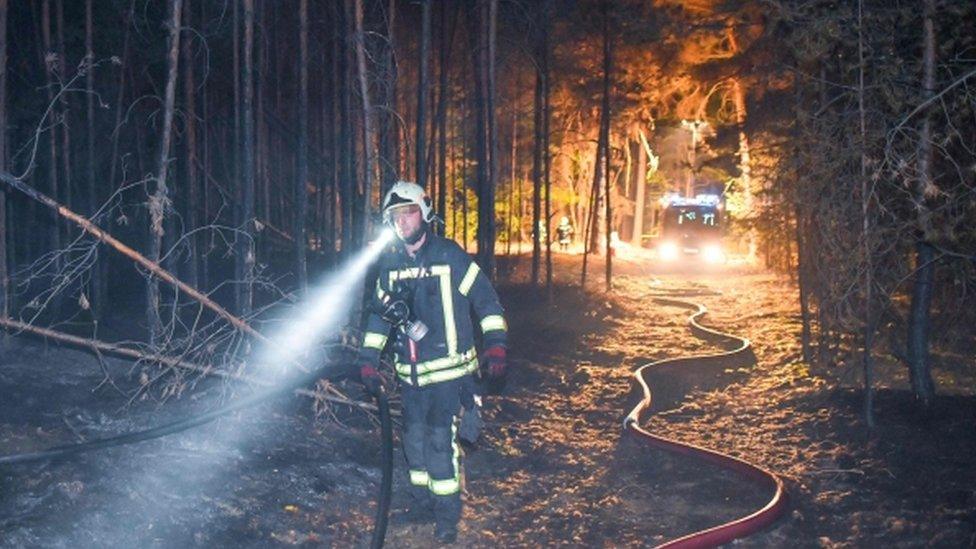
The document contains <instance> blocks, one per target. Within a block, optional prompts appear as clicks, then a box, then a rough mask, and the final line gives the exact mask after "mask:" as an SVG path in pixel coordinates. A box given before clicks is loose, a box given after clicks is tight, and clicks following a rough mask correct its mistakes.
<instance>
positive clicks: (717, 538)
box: [624, 298, 787, 549]
mask: <svg viewBox="0 0 976 549" xmlns="http://www.w3.org/2000/svg"><path fill="white" fill-rule="evenodd" d="M654 301H655V302H657V303H660V304H662V305H671V306H676V307H683V308H688V309H695V310H696V312H695V313H693V314H692V315H691V316H690V317H689V318H688V323H689V325H690V326H691V331H692V332H693V333H694V334H695V335H696V336H698V337H701V338H703V339H708V340H724V341H729V342H735V343H736V346H735V348H734V349H732V350H729V351H721V352H716V353H709V354H702V355H694V356H682V357H677V358H667V359H664V360H658V361H655V362H651V363H648V364H645V365H643V366H641V367H640V368H638V369H637V371H635V372H634V377H635V378H636V379H637V383H638V384H640V387H641V390H642V391H643V393H644V394H643V398H642V399H641V401H640V402H639V403H638V404H637V406H635V407H634V409H633V410H631V412H630V414H628V415H627V418H626V419H624V430H625V431H626V432H630V433H633V434H634V435H636V436H637V437H638V438H639V439H640V440H642V441H643V442H645V443H647V444H649V445H651V446H653V447H655V448H660V449H662V450H667V451H669V452H672V453H675V454H679V455H682V456H690V457H694V458H698V459H701V460H703V461H706V462H708V463H712V464H714V465H718V466H719V467H723V468H725V469H728V470H730V471H732V472H734V473H736V474H738V475H739V476H741V477H743V478H745V479H747V480H750V481H752V482H754V483H756V484H758V485H759V486H760V487H761V488H762V489H764V490H769V491H771V492H772V493H773V495H772V497H771V498H770V500H769V501H768V502H767V503H766V505H764V506H763V507H762V508H761V509H759V510H757V511H755V512H753V513H751V514H749V515H747V516H744V517H741V518H738V519H735V520H733V521H730V522H726V523H724V524H719V525H717V526H713V527H711V528H708V529H705V530H700V531H698V532H694V533H691V534H688V535H686V536H683V537H681V538H678V539H675V540H671V541H668V542H666V543H663V544H661V545H659V546H658V547H659V548H663V547H667V548H682V549H685V548H700V547H715V546H718V545H722V544H723V543H728V542H730V541H732V540H734V539H738V538H743V537H746V536H748V535H750V534H753V533H755V532H758V531H760V530H762V529H763V528H765V527H767V526H769V525H770V524H772V523H774V522H776V520H777V519H778V518H779V517H780V515H782V514H783V512H784V511H785V510H786V505H787V504H786V491H785V489H784V486H783V481H782V479H780V478H779V477H778V476H777V475H776V474H774V473H772V472H770V471H767V470H766V469H763V468H762V467H759V466H758V465H753V464H751V463H748V462H746V461H743V460H741V459H738V458H735V457H732V456H730V455H726V454H723V453H721V452H717V451H715V450H710V449H708V448H702V447H701V446H696V445H694V444H688V443H684V442H678V441H676V440H672V439H669V438H665V437H661V436H658V435H654V434H652V433H650V432H648V431H646V430H645V429H643V428H642V427H641V426H640V425H641V423H642V418H643V417H644V416H645V415H646V414H647V412H649V411H650V408H651V389H650V387H649V386H648V384H647V380H646V379H645V378H644V376H645V375H646V374H647V373H648V372H649V371H650V370H651V369H653V368H656V367H659V366H662V365H665V364H680V363H691V362H697V363H700V362H702V361H721V362H727V361H736V360H749V361H751V360H752V344H751V343H750V342H749V340H748V339H746V338H742V337H738V336H734V335H731V334H727V333H724V332H720V331H718V330H714V329H711V328H706V327H705V326H702V325H701V324H700V323H699V322H698V321H699V319H700V318H701V317H702V316H704V315H705V314H706V313H707V312H708V309H706V308H705V306H704V305H700V304H697V303H692V302H689V301H681V300H676V299H666V298H655V299H654Z"/></svg>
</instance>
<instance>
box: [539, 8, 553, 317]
mask: <svg viewBox="0 0 976 549" xmlns="http://www.w3.org/2000/svg"><path fill="white" fill-rule="evenodd" d="M551 12H552V1H551V0H543V2H542V17H543V21H544V24H543V25H542V44H541V47H542V55H541V56H540V57H541V64H542V69H541V71H540V72H541V73H542V136H541V137H542V147H541V148H542V151H541V154H542V181H543V186H544V187H545V204H544V208H545V209H544V213H545V223H546V234H547V235H549V234H551V231H550V230H549V225H550V222H551V221H552V196H551V195H552V178H551V177H550V175H551V170H552V156H551V155H550V154H549V136H550V133H549V122H550V120H551V119H552V109H551V107H550V104H549V101H550V99H551V97H552V94H551V93H550V91H549V90H550V87H551V86H550V74H549V57H550V46H549V19H550V14H551ZM546 296H547V297H548V299H549V300H550V301H551V300H552V237H549V238H546Z"/></svg>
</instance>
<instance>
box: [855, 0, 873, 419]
mask: <svg viewBox="0 0 976 549" xmlns="http://www.w3.org/2000/svg"><path fill="white" fill-rule="evenodd" d="M857 58H858V87H857V112H858V122H859V126H860V127H859V129H860V137H861V140H860V141H861V142H860V145H861V181H860V183H861V189H860V190H861V221H862V225H861V239H862V240H863V241H864V250H863V251H864V257H863V260H864V279H863V281H862V285H863V286H864V288H863V290H862V292H863V294H864V305H863V306H864V327H863V342H862V343H863V345H864V349H863V354H862V355H861V369H862V372H863V375H864V420H865V422H866V423H867V426H868V427H870V428H873V427H874V366H873V364H872V363H871V352H872V350H873V347H874V310H873V299H872V285H873V284H874V280H873V276H872V275H873V270H874V260H873V258H872V250H871V218H870V215H871V195H870V184H869V182H868V151H867V147H868V143H867V124H866V113H865V106H864V93H865V87H864V71H865V69H866V67H865V62H864V2H863V1H861V0H859V1H858V3H857Z"/></svg>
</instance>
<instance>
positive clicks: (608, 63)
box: [600, 0, 613, 291]
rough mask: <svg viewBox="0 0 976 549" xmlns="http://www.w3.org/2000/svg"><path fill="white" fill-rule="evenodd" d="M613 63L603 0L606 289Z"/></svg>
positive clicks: (610, 284) (609, 279)
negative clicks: (611, 77)
mask: <svg viewBox="0 0 976 549" xmlns="http://www.w3.org/2000/svg"><path fill="white" fill-rule="evenodd" d="M612 63H613V41H612V40H611V39H610V3H609V0H603V113H602V114H603V116H602V120H601V122H602V124H601V129H600V132H601V136H600V139H601V140H602V141H603V162H604V166H603V174H604V176H603V189H604V190H603V194H604V206H605V211H604V217H605V223H606V230H605V231H604V232H605V233H606V235H605V236H606V271H605V276H606V289H607V291H610V290H611V289H613V248H612V247H611V239H612V238H611V237H612V234H613V233H612V231H611V225H612V222H613V206H612V204H611V201H610V198H611V193H610V187H611V186H610V116H611V113H610V71H611V69H612Z"/></svg>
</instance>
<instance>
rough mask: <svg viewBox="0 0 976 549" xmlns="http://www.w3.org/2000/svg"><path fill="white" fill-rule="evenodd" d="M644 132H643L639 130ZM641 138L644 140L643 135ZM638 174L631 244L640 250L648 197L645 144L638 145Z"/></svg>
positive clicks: (635, 182)
mask: <svg viewBox="0 0 976 549" xmlns="http://www.w3.org/2000/svg"><path fill="white" fill-rule="evenodd" d="M638 131H640V132H643V130H638ZM640 138H641V139H642V140H643V133H641V136H640ZM636 148H637V173H636V174H635V179H636V181H634V184H635V185H636V187H637V188H636V192H635V193H634V194H635V197H634V230H633V234H631V237H630V242H631V243H632V244H633V245H634V246H637V247H638V248H639V247H641V246H642V245H643V244H644V240H643V238H644V202H645V201H646V196H647V160H648V158H647V154H646V152H645V151H644V146H643V143H637V147H636Z"/></svg>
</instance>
